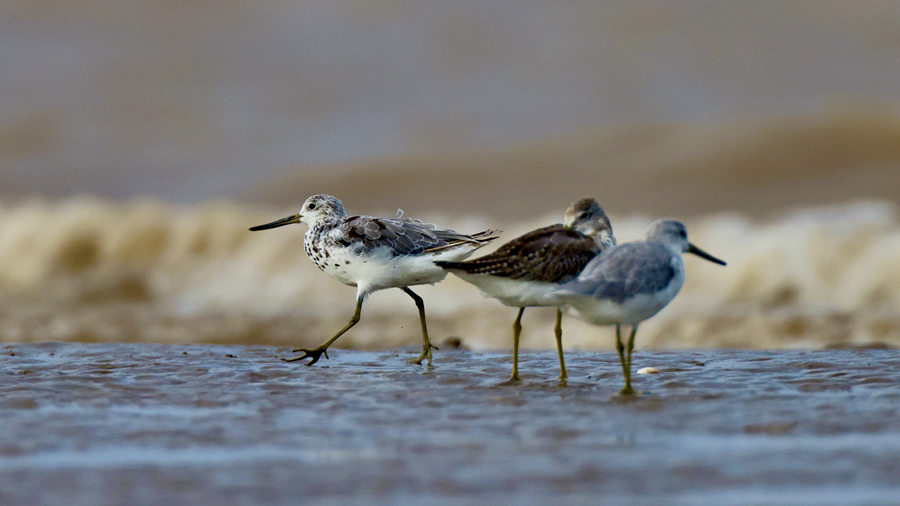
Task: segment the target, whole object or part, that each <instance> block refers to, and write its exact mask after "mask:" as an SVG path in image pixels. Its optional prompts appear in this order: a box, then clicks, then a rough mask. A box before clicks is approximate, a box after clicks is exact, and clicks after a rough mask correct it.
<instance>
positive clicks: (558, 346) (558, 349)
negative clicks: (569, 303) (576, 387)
mask: <svg viewBox="0 0 900 506" xmlns="http://www.w3.org/2000/svg"><path fill="white" fill-rule="evenodd" d="M553 332H554V333H555V334H556V352H557V353H558V354H559V379H561V380H564V379H566V378H568V377H569V375H568V374H566V361H565V360H564V359H563V345H562V306H560V307H558V308H556V326H555V327H553Z"/></svg>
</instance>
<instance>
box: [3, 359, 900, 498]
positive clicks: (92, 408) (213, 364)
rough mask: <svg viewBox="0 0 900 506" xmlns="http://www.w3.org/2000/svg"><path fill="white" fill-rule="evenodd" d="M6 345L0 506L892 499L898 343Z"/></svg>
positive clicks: (899, 401)
mask: <svg viewBox="0 0 900 506" xmlns="http://www.w3.org/2000/svg"><path fill="white" fill-rule="evenodd" d="M415 352H416V350H415V349H414V347H409V348H403V349H396V350H387V351H379V352H366V351H347V350H338V349H335V350H332V351H331V352H330V356H331V359H330V360H324V359H323V360H322V361H321V362H320V363H321V365H318V364H317V366H313V367H305V366H303V365H302V364H297V363H291V364H288V363H284V362H282V361H281V360H279V359H280V358H282V357H287V356H290V350H289V349H287V348H283V347H268V346H216V345H153V344H80V343H58V342H46V343H30V344H4V345H2V347H0V378H2V379H0V427H2V428H3V430H2V431H0V503H2V504H4V505H19V504H21V505H24V504H28V505H38V504H40V505H54V504H60V505H62V504H65V505H76V504H194V505H203V504H210V505H212V504H215V505H232V504H234V505H237V504H301V503H303V504H359V505H363V504H365V505H371V504H423V501H425V502H427V503H428V504H472V503H473V501H476V502H477V503H479V504H517V505H525V504H619V505H621V504H676V505H677V504H718V505H729V504H810V505H812V504H816V505H822V504H840V505H848V504H896V501H897V497H900V495H898V494H900V459H898V455H900V410H898V405H900V353H898V352H897V351H896V350H891V349H887V350H877V349H856V350H822V351H771V352H769V351H750V350H745V351H722V350H714V351H678V352H667V351H651V352H646V351H643V350H639V351H637V352H636V355H635V358H634V363H635V369H640V368H643V367H653V368H655V369H656V370H658V371H659V374H642V375H635V377H636V379H635V387H636V388H637V389H638V390H639V391H640V392H641V394H640V395H637V396H635V397H633V398H623V397H621V396H619V395H617V392H618V390H619V388H620V387H621V382H622V378H621V370H620V369H619V365H618V362H617V358H616V355H615V353H613V352H583V351H581V352H570V353H568V355H567V358H568V361H567V367H568V371H569V375H570V378H569V380H568V382H567V384H566V385H565V386H563V385H560V384H559V383H558V381H557V380H556V375H557V373H558V371H557V362H556V356H555V353H553V352H552V351H550V350H546V351H534V352H526V353H523V354H522V358H521V362H520V368H521V373H522V376H523V379H524V381H523V382H521V383H518V384H510V383H509V382H507V381H506V378H507V377H508V375H509V366H510V364H509V360H510V359H509V356H508V354H504V353H481V352H471V351H468V350H442V351H440V352H436V356H435V366H434V367H433V368H429V367H424V366H415V365H408V364H406V363H405V360H406V359H408V358H409V357H411V356H412V355H413V354H414V353H415Z"/></svg>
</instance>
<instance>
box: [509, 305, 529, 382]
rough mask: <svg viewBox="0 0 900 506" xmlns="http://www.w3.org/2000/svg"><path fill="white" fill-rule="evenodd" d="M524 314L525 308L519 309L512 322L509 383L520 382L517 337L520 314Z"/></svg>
mask: <svg viewBox="0 0 900 506" xmlns="http://www.w3.org/2000/svg"><path fill="white" fill-rule="evenodd" d="M524 312H525V308H524V307H520V308H519V315H518V316H516V321H514V322H513V365H512V376H510V377H509V381H522V378H520V377H519V335H520V334H521V333H522V313H524Z"/></svg>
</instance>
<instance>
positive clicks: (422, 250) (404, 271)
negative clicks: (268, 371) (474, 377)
mask: <svg viewBox="0 0 900 506" xmlns="http://www.w3.org/2000/svg"><path fill="white" fill-rule="evenodd" d="M402 216H403V211H401V210H398V211H397V215H396V216H394V217H393V218H375V217H372V216H347V213H346V212H345V211H344V205H343V204H341V201H340V200H338V199H336V198H335V197H332V196H331V195H313V196H312V197H309V198H308V199H306V202H304V203H303V207H302V208H301V209H300V212H299V213H297V214H293V215H291V216H288V217H286V218H282V219H280V220H276V221H273V222H271V223H266V224H264V225H259V226H256V227H253V228H251V229H250V230H251V231H257V230H268V229H270V228H276V227H281V226H284V225H289V224H292V223H303V224H304V225H306V226H307V227H309V229H308V230H307V231H306V235H305V236H304V240H303V247H304V249H305V250H306V254H307V255H308V256H309V258H310V259H311V260H312V261H313V262H315V264H316V265H317V266H318V267H319V269H321V270H322V271H324V272H325V273H326V274H328V275H329V276H331V277H333V278H335V279H337V280H338V281H340V282H341V283H344V284H345V285H350V286H355V287H356V311H355V312H354V313H353V317H351V318H350V321H349V322H348V323H347V325H345V326H344V328H342V329H341V330H340V331H339V332H338V333H337V334H335V335H334V336H333V337H332V338H331V339H328V340H327V341H325V342H323V343H322V344H320V345H319V346H317V347H315V348H312V349H307V348H297V349H295V350H294V352H295V353H297V352H301V351H302V352H303V355H301V356H297V357H293V358H290V359H286V361H287V362H293V361H296V360H303V359H305V358H310V359H312V360H310V361H309V362H308V363H307V364H306V365H313V364H315V363H316V362H317V361H318V360H319V357H321V355H322V354H324V355H325V358H328V352H327V350H328V347H329V346H331V343H333V342H334V341H335V340H336V339H337V338H339V337H341V335H343V334H344V333H345V332H347V331H348V330H350V328H351V327H353V326H354V325H356V323H357V322H358V321H359V319H360V314H361V312H362V305H363V301H365V299H366V297H367V296H368V295H369V294H370V293H372V292H375V291H378V290H384V289H386V288H400V289H401V290H403V291H404V292H406V294H407V295H409V296H410V297H412V299H413V301H415V303H416V307H417V308H418V309H419V320H420V321H421V324H422V354H421V355H419V357H418V358H416V359H413V360H410V361H409V363H411V364H413V363H415V364H421V363H422V360H423V359H427V361H428V365H431V349H432V348H435V347H434V346H432V344H431V341H430V340H429V339H428V327H427V326H426V324H425V304H424V302H423V301H422V298H421V297H419V296H418V295H416V293H415V292H413V291H412V290H410V289H409V287H410V286H413V285H422V284H434V283H437V282H439V281H441V280H442V279H444V278H445V277H446V276H447V273H446V272H445V271H444V270H443V269H441V268H439V267H437V266H436V265H434V262H433V261H434V260H453V261H458V260H463V259H465V258H467V257H468V256H469V255H471V254H472V253H473V252H474V251H475V250H476V249H478V248H480V247H482V246H484V245H486V244H488V243H489V242H491V241H493V240H494V239H496V238H497V235H498V233H499V231H496V230H485V231H483V232H479V233H477V234H472V235H465V234H459V233H457V232H454V231H452V230H442V229H439V228H437V227H436V226H435V225H433V224H430V223H423V222H421V221H419V220H414V219H410V218H403V217H402ZM435 349H436V348H435Z"/></svg>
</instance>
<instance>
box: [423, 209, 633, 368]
mask: <svg viewBox="0 0 900 506" xmlns="http://www.w3.org/2000/svg"><path fill="white" fill-rule="evenodd" d="M615 244H616V239H615V237H614V236H613V231H612V226H611V225H610V223H609V218H608V217H607V216H606V213H605V212H603V208H602V207H600V204H598V203H597V201H596V200H594V199H592V198H583V199H580V200H576V201H575V202H573V203H572V205H570V206H569V208H568V209H567V210H566V215H565V224H557V225H550V226H549V227H544V228H539V229H537V230H533V231H531V232H528V233H527V234H525V235H522V236H520V237H517V238H515V239H513V240H512V241H509V242H508V243H506V244H504V245H503V246H500V248H498V249H497V251H495V252H493V253H491V254H490V255H486V256H483V257H481V258H476V259H473V260H469V261H466V262H446V261H440V262H435V263H436V264H437V265H440V266H441V267H443V268H445V269H447V270H449V271H450V272H452V273H453V274H455V275H457V276H459V277H460V278H462V279H463V280H464V281H467V282H469V283H472V284H473V285H475V286H477V287H478V288H479V289H481V291H482V292H483V293H484V294H485V295H486V296H488V297H493V298H495V299H497V300H499V301H500V302H501V303H503V304H504V305H506V306H510V307H517V308H519V314H518V315H517V316H516V320H515V322H513V365H512V376H510V381H521V378H520V377H519V336H520V335H521V333H522V313H523V312H524V311H525V308H526V307H533V306H556V326H555V328H554V332H555V334H556V348H557V353H558V355H559V379H560V380H565V379H566V377H567V376H568V375H567V374H566V364H565V360H564V359H563V348H562V306H563V304H564V303H563V302H562V301H561V300H560V299H559V298H558V297H555V296H553V295H551V292H552V290H553V289H555V288H558V287H559V286H560V284H562V283H565V282H567V281H570V280H572V279H574V278H575V276H577V275H578V273H579V272H581V269H582V268H584V266H585V265H587V264H588V262H590V261H591V259H592V258H594V256H596V255H597V254H598V253H599V252H601V251H603V250H605V249H608V248H611V247H613V246H615Z"/></svg>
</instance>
